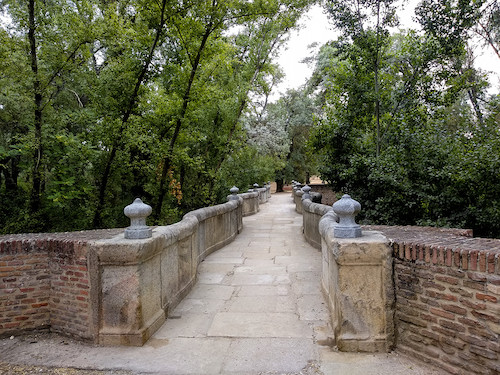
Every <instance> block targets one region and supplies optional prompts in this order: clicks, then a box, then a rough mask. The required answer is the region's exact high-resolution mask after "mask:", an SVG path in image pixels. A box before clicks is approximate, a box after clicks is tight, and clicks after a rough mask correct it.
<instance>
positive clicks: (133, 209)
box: [123, 198, 153, 240]
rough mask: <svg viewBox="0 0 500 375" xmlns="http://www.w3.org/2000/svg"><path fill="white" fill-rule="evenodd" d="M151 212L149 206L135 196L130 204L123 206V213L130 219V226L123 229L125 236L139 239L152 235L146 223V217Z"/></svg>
mask: <svg viewBox="0 0 500 375" xmlns="http://www.w3.org/2000/svg"><path fill="white" fill-rule="evenodd" d="M151 212H152V208H151V206H150V205H148V204H145V203H143V202H142V200H141V199H140V198H136V199H135V200H134V202H133V203H132V204H129V205H128V206H127V207H125V208H124V209H123V213H124V214H125V216H127V217H128V218H129V219H130V226H129V227H128V228H127V229H125V238H128V239H132V240H139V239H143V238H150V237H152V236H153V232H152V230H151V228H150V227H148V226H147V225H146V218H147V217H148V216H149V215H151Z"/></svg>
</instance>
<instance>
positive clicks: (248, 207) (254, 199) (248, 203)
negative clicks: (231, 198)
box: [238, 192, 260, 216]
mask: <svg viewBox="0 0 500 375" xmlns="http://www.w3.org/2000/svg"><path fill="white" fill-rule="evenodd" d="M238 195H239V196H240V197H241V198H242V199H243V209H242V210H243V211H242V214H243V216H249V215H255V214H256V213H257V212H259V202H260V198H259V197H260V194H259V192H249V193H243V194H238Z"/></svg>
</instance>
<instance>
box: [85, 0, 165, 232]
mask: <svg viewBox="0 0 500 375" xmlns="http://www.w3.org/2000/svg"><path fill="white" fill-rule="evenodd" d="M166 5H167V0H163V2H162V6H161V16H160V22H159V24H158V27H157V29H156V35H155V39H154V42H153V45H152V46H151V49H150V51H149V55H148V57H147V58H146V61H145V62H144V65H143V67H142V69H141V72H140V73H139V76H138V77H137V81H136V83H135V87H134V91H133V92H132V95H131V96H130V100H129V104H128V106H127V108H126V110H125V113H124V114H123V117H122V122H121V125H120V129H119V131H118V134H117V136H116V137H115V141H114V142H113V145H112V147H111V152H110V153H109V156H108V158H107V160H106V166H105V167H104V173H103V174H102V176H101V181H100V183H99V185H98V186H99V196H98V202H97V207H96V210H95V212H94V219H93V226H94V228H99V227H101V226H102V224H103V223H102V217H101V211H102V209H103V208H104V202H105V197H106V188H107V186H108V181H109V177H110V175H111V168H112V165H113V162H114V160H115V158H116V153H117V151H118V150H120V149H121V147H122V143H121V138H122V134H123V132H124V131H125V126H126V125H127V122H128V120H129V118H130V116H131V115H132V111H133V109H134V107H135V105H136V103H137V97H138V96H139V89H140V88H141V85H142V84H143V81H144V80H145V76H146V73H147V72H148V71H149V66H150V65H151V61H152V60H153V56H154V52H155V50H156V47H157V45H158V42H159V40H160V36H161V33H162V30H163V26H164V25H165V9H166Z"/></svg>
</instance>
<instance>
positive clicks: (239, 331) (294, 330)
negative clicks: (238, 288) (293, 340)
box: [208, 312, 312, 338]
mask: <svg viewBox="0 0 500 375" xmlns="http://www.w3.org/2000/svg"><path fill="white" fill-rule="evenodd" d="M208 336H211V337H218V336H219V337H282V338H290V337H301V338H307V337H312V330H311V328H309V327H308V326H307V324H305V323H304V322H301V321H300V320H299V319H298V317H297V315H296V314H295V313H248V312H247V313H233V312H220V313H217V314H216V315H215V318H214V321H213V324H212V326H211V327H210V329H209V331H208Z"/></svg>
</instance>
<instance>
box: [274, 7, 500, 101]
mask: <svg viewBox="0 0 500 375" xmlns="http://www.w3.org/2000/svg"><path fill="white" fill-rule="evenodd" d="M418 2H419V0H408V1H407V2H406V4H405V6H404V8H402V7H400V8H399V9H398V17H399V19H400V25H401V27H402V28H415V29H418V28H419V24H418V23H417V22H415V21H414V20H413V19H412V18H413V17H414V9H415V6H416V5H417V4H418ZM300 24H301V26H302V27H301V28H300V29H299V30H293V31H292V32H291V34H290V38H289V41H288V43H287V45H286V46H285V49H283V50H282V51H281V53H280V55H279V58H278V60H277V61H276V62H277V63H278V64H279V65H280V66H281V67H282V69H283V71H284V72H285V75H286V76H285V79H284V80H283V82H282V83H280V85H279V86H278V87H277V88H276V89H275V91H274V94H273V95H272V97H271V100H277V99H278V98H279V97H280V96H281V94H283V93H285V92H286V90H287V89H291V88H299V87H300V86H301V85H303V84H304V83H305V82H306V81H307V79H308V78H309V77H310V76H311V74H312V70H313V68H314V67H313V66H308V65H307V64H305V63H301V61H302V60H303V59H304V58H306V57H308V56H314V55H315V54H316V53H317V52H318V51H319V48H320V47H321V45H323V44H325V43H326V42H328V41H330V40H332V39H335V38H336V37H337V35H338V34H337V33H336V32H335V31H334V30H333V27H332V25H331V24H330V22H329V20H328V17H327V15H326V14H325V13H324V10H323V8H322V7H321V6H317V5H315V6H313V7H311V9H310V10H309V12H308V13H307V14H304V15H303V16H302V18H301V20H300ZM313 43H317V46H316V47H314V48H308V46H310V45H312V44H313ZM476 54H477V55H478V56H477V58H476V66H477V67H478V68H480V69H482V70H485V71H492V74H490V83H491V85H492V88H491V89H490V93H498V92H499V91H500V62H499V61H498V57H497V56H496V55H495V54H494V52H493V51H492V50H491V48H477V50H476Z"/></svg>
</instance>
